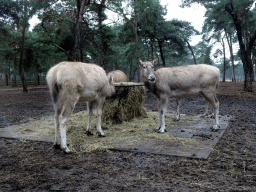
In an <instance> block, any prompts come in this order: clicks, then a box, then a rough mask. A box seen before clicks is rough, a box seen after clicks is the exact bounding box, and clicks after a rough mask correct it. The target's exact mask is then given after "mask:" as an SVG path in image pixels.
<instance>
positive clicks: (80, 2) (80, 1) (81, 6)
mask: <svg viewBox="0 0 256 192" xmlns="http://www.w3.org/2000/svg"><path fill="white" fill-rule="evenodd" d="M89 2H90V1H89ZM89 2H88V1H86V0H76V4H77V14H76V27H75V28H76V31H75V45H74V57H73V60H74V61H80V60H81V57H80V47H81V25H82V19H83V14H84V10H85V6H86V5H88V4H89Z"/></svg>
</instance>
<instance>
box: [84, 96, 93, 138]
mask: <svg viewBox="0 0 256 192" xmlns="http://www.w3.org/2000/svg"><path fill="white" fill-rule="evenodd" d="M87 109H88V125H87V129H86V134H87V135H88V136H90V135H93V133H92V130H91V119H92V115H93V102H89V101H88V102H87Z"/></svg>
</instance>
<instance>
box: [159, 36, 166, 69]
mask: <svg viewBox="0 0 256 192" xmlns="http://www.w3.org/2000/svg"><path fill="white" fill-rule="evenodd" d="M162 43H163V41H161V40H158V46H159V50H160V56H161V59H162V62H163V66H165V58H164V53H163V47H162Z"/></svg>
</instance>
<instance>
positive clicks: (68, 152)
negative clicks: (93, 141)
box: [62, 149, 72, 154]
mask: <svg viewBox="0 0 256 192" xmlns="http://www.w3.org/2000/svg"><path fill="white" fill-rule="evenodd" d="M62 151H63V153H64V154H71V153H72V152H71V151H70V150H69V149H62Z"/></svg>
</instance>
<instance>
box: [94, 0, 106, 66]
mask: <svg viewBox="0 0 256 192" xmlns="http://www.w3.org/2000/svg"><path fill="white" fill-rule="evenodd" d="M105 2H106V0H102V1H101V4H96V6H97V9H98V12H97V14H98V19H99V21H98V38H99V40H98V54H99V56H98V57H99V58H98V59H99V60H98V64H99V65H100V66H104V55H103V42H102V41H103V40H102V22H103V14H102V12H103V8H104V7H105Z"/></svg>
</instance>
